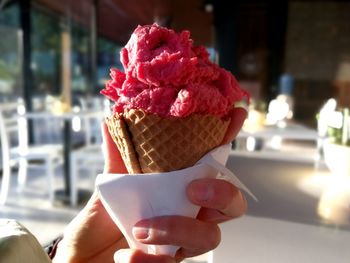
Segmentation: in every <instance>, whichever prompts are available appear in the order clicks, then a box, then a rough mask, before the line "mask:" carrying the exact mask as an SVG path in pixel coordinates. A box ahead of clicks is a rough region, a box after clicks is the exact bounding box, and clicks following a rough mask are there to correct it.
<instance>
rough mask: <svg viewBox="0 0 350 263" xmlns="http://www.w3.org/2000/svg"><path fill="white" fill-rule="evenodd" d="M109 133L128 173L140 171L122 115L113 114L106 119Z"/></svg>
mask: <svg viewBox="0 0 350 263" xmlns="http://www.w3.org/2000/svg"><path fill="white" fill-rule="evenodd" d="M106 124H107V127H108V130H109V133H110V135H111V137H112V139H113V141H114V142H115V144H116V145H117V147H118V149H119V152H120V154H121V156H122V158H123V161H124V164H125V167H126V169H127V170H128V172H129V173H130V174H135V173H142V171H141V168H140V164H139V161H138V158H137V155H136V152H135V150H134V145H133V144H132V141H131V139H130V136H129V132H128V129H127V127H126V123H125V122H124V120H123V117H122V116H119V115H115V116H112V117H109V118H107V119H106Z"/></svg>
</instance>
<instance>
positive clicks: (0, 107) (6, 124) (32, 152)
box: [0, 100, 62, 205]
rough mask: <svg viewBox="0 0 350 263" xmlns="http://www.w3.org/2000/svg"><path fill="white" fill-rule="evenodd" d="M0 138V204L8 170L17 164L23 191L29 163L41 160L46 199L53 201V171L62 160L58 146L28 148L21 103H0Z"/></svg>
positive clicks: (8, 184) (31, 146)
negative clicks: (45, 185) (46, 186)
mask: <svg viewBox="0 0 350 263" xmlns="http://www.w3.org/2000/svg"><path fill="white" fill-rule="evenodd" d="M0 136H1V149H2V166H3V174H2V184H1V192H0V204H1V205H4V204H5V202H6V200H7V196H8V192H9V188H10V177H11V168H12V167H13V166H15V165H18V167H19V169H18V185H19V188H20V189H23V187H24V185H25V183H26V180H27V168H28V165H29V164H30V162H31V161H41V163H42V164H43V167H44V169H45V171H46V174H47V179H48V188H49V200H50V201H51V203H53V201H54V171H55V168H56V167H57V165H59V164H60V163H61V161H62V155H61V152H62V147H61V146H60V145H51V144H43V145H28V129H27V120H26V118H25V107H24V103H23V101H22V100H18V101H17V102H9V103H2V104H0Z"/></svg>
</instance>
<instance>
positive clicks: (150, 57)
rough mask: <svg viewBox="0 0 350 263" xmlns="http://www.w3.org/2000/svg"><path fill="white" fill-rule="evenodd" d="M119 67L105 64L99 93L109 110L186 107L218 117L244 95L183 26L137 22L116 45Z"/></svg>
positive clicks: (163, 112)
mask: <svg viewBox="0 0 350 263" xmlns="http://www.w3.org/2000/svg"><path fill="white" fill-rule="evenodd" d="M121 62H122V64H123V67H124V72H122V71H119V70H117V69H111V78H112V79H111V80H110V81H109V82H108V83H107V84H106V87H105V89H103V90H102V91H101V93H102V94H104V95H105V96H107V97H109V98H110V99H111V100H113V101H114V102H115V104H114V112H115V113H122V112H124V110H125V109H142V110H144V111H146V112H148V113H153V114H157V115H160V116H163V117H167V116H176V117H186V116H188V115H190V114H192V113H198V114H212V115H216V116H219V117H224V116H225V115H226V114H227V113H228V112H229V110H230V109H231V108H232V105H233V104H234V103H235V102H236V101H240V100H242V99H244V98H246V99H249V96H248V94H247V93H246V92H245V91H244V90H242V89H241V88H240V87H239V85H238V82H237V80H236V79H235V77H234V76H233V75H232V74H231V73H230V72H228V71H226V70H225V69H222V68H220V67H219V66H218V65H216V64H214V63H212V62H211V61H210V60H209V54H208V52H207V51H206V49H205V47H203V46H197V47H196V46H194V45H193V41H192V39H190V33H189V31H182V32H181V33H176V32H175V31H173V30H171V29H167V28H164V27H160V26H158V25H157V24H153V25H146V26H138V27H137V28H136V29H135V31H134V33H133V34H132V35H131V38H130V40H129V42H128V43H127V44H126V46H125V48H123V49H122V51H121Z"/></svg>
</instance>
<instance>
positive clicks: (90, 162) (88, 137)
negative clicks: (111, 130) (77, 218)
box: [70, 112, 104, 206]
mask: <svg viewBox="0 0 350 263" xmlns="http://www.w3.org/2000/svg"><path fill="white" fill-rule="evenodd" d="M102 120H103V115H102V114H101V112H96V113H95V114H93V113H91V114H89V115H86V116H84V117H82V124H83V128H84V132H85V144H84V145H83V146H82V147H80V148H78V149H76V150H74V151H72V152H71V155H70V158H71V159H70V161H71V162H70V163H71V165H70V168H71V172H70V175H71V176H70V180H71V181H70V185H71V188H70V189H71V193H70V203H71V206H76V205H77V203H78V180H79V173H80V171H81V170H82V169H85V171H86V172H88V173H89V177H90V178H91V189H93V188H94V183H95V177H96V175H97V174H98V173H99V172H102V169H103V162H104V157H103V153H102V136H101V128H100V127H101V122H102Z"/></svg>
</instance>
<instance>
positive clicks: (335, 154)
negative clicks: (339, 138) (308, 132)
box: [323, 139, 350, 176]
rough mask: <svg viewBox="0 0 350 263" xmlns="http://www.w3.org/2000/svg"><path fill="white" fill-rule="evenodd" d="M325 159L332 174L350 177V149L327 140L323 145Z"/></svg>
mask: <svg viewBox="0 0 350 263" xmlns="http://www.w3.org/2000/svg"><path fill="white" fill-rule="evenodd" d="M323 152H324V159H325V162H326V165H327V167H328V168H329V170H330V171H331V173H332V174H334V175H337V176H350V147H349V146H345V145H340V144H336V143H333V142H331V141H330V140H329V139H326V140H325V141H324V144H323Z"/></svg>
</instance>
